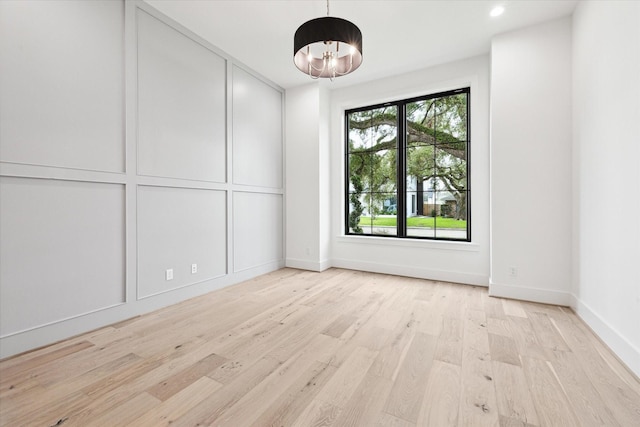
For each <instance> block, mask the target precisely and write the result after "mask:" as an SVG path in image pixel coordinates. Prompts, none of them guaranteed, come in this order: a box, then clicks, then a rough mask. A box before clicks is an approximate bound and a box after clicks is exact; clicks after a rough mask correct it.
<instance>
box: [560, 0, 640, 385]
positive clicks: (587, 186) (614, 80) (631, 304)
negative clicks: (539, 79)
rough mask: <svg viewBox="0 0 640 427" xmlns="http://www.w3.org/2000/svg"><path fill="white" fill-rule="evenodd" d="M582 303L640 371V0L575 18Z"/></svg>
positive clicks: (590, 5) (592, 5) (589, 5)
mask: <svg viewBox="0 0 640 427" xmlns="http://www.w3.org/2000/svg"><path fill="white" fill-rule="evenodd" d="M573 43H574V44H573V46H574V49H573V116H574V127H573V129H574V132H573V133H574V135H573V150H574V169H575V176H576V181H575V182H574V186H573V197H574V200H575V211H576V217H575V218H574V219H575V220H576V221H577V222H578V227H577V229H578V233H577V234H576V235H575V236H574V251H575V252H576V256H575V257H574V258H575V259H574V274H575V275H576V277H575V278H574V289H573V292H574V294H575V300H574V301H573V304H572V305H573V306H574V308H575V310H576V311H577V313H578V314H579V315H580V316H581V317H582V318H583V319H584V320H585V321H586V322H587V323H588V324H589V326H590V327H591V328H592V329H593V330H594V331H595V332H596V333H597V334H598V335H599V336H600V337H601V338H602V339H603V340H604V341H605V342H606V343H607V344H608V345H609V346H610V347H611V348H612V349H613V350H614V351H615V352H616V354H617V355H618V356H619V357H620V358H621V359H622V360H623V361H625V362H626V364H627V365H628V366H629V367H630V368H631V369H632V370H633V371H634V372H635V373H636V375H639V376H640V268H639V262H640V223H639V221H638V220H639V219H640V3H638V2H600V1H593V2H581V3H580V4H579V5H578V7H577V9H576V11H575V13H574V16H573Z"/></svg>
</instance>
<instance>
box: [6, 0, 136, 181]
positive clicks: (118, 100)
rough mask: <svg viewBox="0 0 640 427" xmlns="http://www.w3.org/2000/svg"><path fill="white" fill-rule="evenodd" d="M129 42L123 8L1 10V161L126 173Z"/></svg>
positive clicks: (69, 5) (26, 5) (46, 5)
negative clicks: (126, 56)
mask: <svg viewBox="0 0 640 427" xmlns="http://www.w3.org/2000/svg"><path fill="white" fill-rule="evenodd" d="M123 40H124V4H123V2H118V1H95V2H79V1H71V2H36V1H24V2H4V1H3V2H0V52H2V53H1V54H2V57H1V60H0V94H1V96H0V123H2V125H1V126H0V153H1V156H2V157H1V160H2V161H3V162H15V163H23V164H32V165H48V166H56V167H64V168H77V169H87V170H98V171H109V172H123V171H124V159H125V157H124V131H123V123H124V111H123V108H124V79H123V70H124V52H123V50H122V46H123Z"/></svg>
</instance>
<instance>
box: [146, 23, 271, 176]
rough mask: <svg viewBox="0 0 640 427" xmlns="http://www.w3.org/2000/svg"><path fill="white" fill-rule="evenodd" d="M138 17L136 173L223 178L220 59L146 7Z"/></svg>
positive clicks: (222, 71) (223, 100)
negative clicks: (149, 12) (152, 13)
mask: <svg viewBox="0 0 640 427" xmlns="http://www.w3.org/2000/svg"><path fill="white" fill-rule="evenodd" d="M137 18H138V172H139V173H140V174H141V175H151V176H166V177H172V178H183V179H195V180H202V181H214V182H224V181H225V177H226V162H225V159H226V156H225V152H226V139H225V138H226V122H227V117H226V88H227V87H226V71H227V69H226V61H225V59H224V58H222V57H221V56H219V55H217V54H215V53H214V52H212V51H211V50H209V49H207V48H206V47H205V46H203V45H201V44H199V43H197V42H196V41H194V40H193V39H191V38H189V37H187V36H186V35H184V34H182V33H181V32H179V31H177V30H175V29H173V28H171V27H170V26H168V25H166V24H165V23H163V22H162V21H161V20H159V19H157V18H154V17H152V16H151V15H149V14H148V13H146V12H143V11H139V12H138V14H137ZM281 142H282V139H280V143H281Z"/></svg>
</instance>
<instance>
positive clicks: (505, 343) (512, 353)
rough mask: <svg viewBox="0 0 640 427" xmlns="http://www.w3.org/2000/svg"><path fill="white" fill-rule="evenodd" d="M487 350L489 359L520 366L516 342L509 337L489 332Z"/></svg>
mask: <svg viewBox="0 0 640 427" xmlns="http://www.w3.org/2000/svg"><path fill="white" fill-rule="evenodd" d="M489 351H490V356H491V360H494V361H498V362H504V363H511V364H512V365H517V366H520V357H519V355H518V350H517V349H516V343H515V341H514V340H512V339H511V338H509V337H505V336H504V335H496V334H489Z"/></svg>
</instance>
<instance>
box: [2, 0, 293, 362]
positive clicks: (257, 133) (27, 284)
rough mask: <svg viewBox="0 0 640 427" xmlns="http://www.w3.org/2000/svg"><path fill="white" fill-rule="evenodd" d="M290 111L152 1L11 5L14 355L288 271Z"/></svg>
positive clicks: (7, 33)
mask: <svg viewBox="0 0 640 427" xmlns="http://www.w3.org/2000/svg"><path fill="white" fill-rule="evenodd" d="M282 112H283V91H282V89H281V88H279V87H277V86H276V85H274V84H272V83H271V82H269V81H267V80H265V79H264V78H262V77H260V76H259V75H257V74H256V73H254V72H253V71H251V70H249V69H247V68H246V67H244V66H243V65H242V64H240V63H238V62H237V61H235V60H234V59H233V58H231V57H229V56H228V55H226V54H225V53H224V52H221V51H220V50H218V49H217V48H215V47H214V46H212V45H210V44H209V43H207V42H205V41H204V40H202V39H201V38H199V37H198V36H196V35H194V34H193V33H191V32H190V31H188V30H187V29H185V28H184V27H182V26H180V25H179V24H177V23H176V22H174V21H171V20H170V19H168V18H166V17H164V16H163V15H162V14H160V13H159V12H157V11H156V10H154V9H153V8H152V7H150V6H149V5H147V4H146V3H143V2H137V1H124V0H122V1H117V0H113V1H111V0H109V1H90V2H41V1H22V2H0V149H1V150H0V236H1V243H0V357H6V356H10V355H12V354H16V353H19V352H22V351H25V350H29V349H32V348H35V347H38V346H42V345H46V344H49V343H52V342H55V341H57V340H60V339H63V338H66V337H69V336H72V335H75V334H78V333H82V332H86V331H88V330H91V329H95V328H99V327H101V326H104V325H107V324H110V323H113V322H117V321H121V320H124V319H126V318H130V317H133V316H136V315H139V314H142V313H144V312H148V311H151V310H154V309H157V308H160V307H163V306H166V305H169V304H173V303H176V302H179V301H182V300H184V299H187V298H191V297H193V296H196V295H200V294H203V293H206V292H209V291H211V290H214V289H218V288H220V287H223V286H227V285H230V284H233V283H237V282H239V281H242V280H245V279H249V278H251V277H254V276H256V275H258V274H262V273H265V272H268V271H271V270H275V269H277V268H280V267H282V266H283V265H284V255H283V253H284V230H283V215H284V213H283V205H284V201H283V199H284V188H283V182H284V180H283V175H284V173H283V167H284V161H283V131H282V127H283V117H282ZM232 177H233V179H232ZM168 272H170V273H171V274H168Z"/></svg>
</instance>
